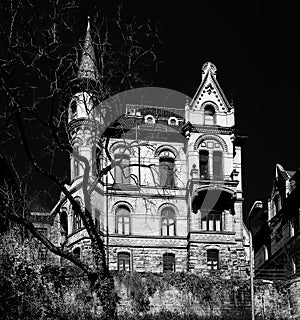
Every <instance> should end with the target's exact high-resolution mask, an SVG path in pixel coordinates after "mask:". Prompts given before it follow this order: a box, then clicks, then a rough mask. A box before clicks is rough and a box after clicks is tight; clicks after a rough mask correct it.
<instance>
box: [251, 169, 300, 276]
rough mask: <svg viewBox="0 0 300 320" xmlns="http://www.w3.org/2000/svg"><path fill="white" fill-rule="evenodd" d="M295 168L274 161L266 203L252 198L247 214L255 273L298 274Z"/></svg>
mask: <svg viewBox="0 0 300 320" xmlns="http://www.w3.org/2000/svg"><path fill="white" fill-rule="evenodd" d="M299 174H300V171H299V169H298V170H297V171H288V170H285V169H284V168H283V167H282V166H281V165H279V164H277V165H276V170H275V178H274V181H273V187H272V192H271V195H270V198H269V199H268V201H267V203H266V204H264V205H263V203H262V202H256V203H255V204H254V206H253V207H252V210H251V212H250V215H249V220H250V224H251V230H252V234H253V246H254V253H255V271H256V277H259V278H266V279H270V280H273V279H283V280H284V279H292V278H295V277H297V276H298V275H299V271H300V270H299V267H300V261H299V258H298V256H299V248H300V246H299V245H300V242H299V235H300V223H299V214H300V199H299V181H300V180H299V177H300V176H299Z"/></svg>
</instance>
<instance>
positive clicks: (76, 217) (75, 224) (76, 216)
mask: <svg viewBox="0 0 300 320" xmlns="http://www.w3.org/2000/svg"><path fill="white" fill-rule="evenodd" d="M76 202H77V203H78V204H79V206H80V208H81V210H82V206H81V202H80V200H79V199H76ZM72 216H73V232H75V231H77V230H78V229H80V228H81V227H82V222H81V218H80V215H79V213H78V212H77V211H76V210H74V208H73V207H72Z"/></svg>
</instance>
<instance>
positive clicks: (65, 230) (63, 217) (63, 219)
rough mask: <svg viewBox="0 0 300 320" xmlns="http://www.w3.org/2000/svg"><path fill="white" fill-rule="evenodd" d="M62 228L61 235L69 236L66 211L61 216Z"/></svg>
mask: <svg viewBox="0 0 300 320" xmlns="http://www.w3.org/2000/svg"><path fill="white" fill-rule="evenodd" d="M60 226H61V233H62V234H63V235H65V236H67V235H68V215H67V212H66V211H62V212H61V214H60Z"/></svg>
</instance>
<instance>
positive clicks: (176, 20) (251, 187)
mask: <svg viewBox="0 0 300 320" xmlns="http://www.w3.org/2000/svg"><path fill="white" fill-rule="evenodd" d="M95 2H96V5H97V8H98V10H99V11H100V12H101V13H102V14H103V15H104V16H106V17H109V16H111V15H112V13H113V12H115V6H116V5H115V4H116V2H115V1H95ZM123 7H124V12H125V14H126V15H127V16H128V17H129V19H130V17H132V16H136V17H137V18H138V19H140V20H141V22H144V21H145V19H147V18H149V19H150V20H151V21H152V22H154V23H157V24H158V27H159V31H160V40H161V46H160V49H159V55H158V57H159V59H160V60H161V61H162V64H161V65H160V68H159V70H158V73H156V74H153V85H154V86H157V87H165V88H170V89H173V90H176V91H179V92H182V93H184V94H187V95H189V96H191V97H192V96H193V95H194V94H195V92H196V90H197V88H198V86H199V85H200V81H201V68H202V65H203V64H204V63H205V62H207V61H211V62H213V63H214V64H215V65H216V66H217V69H218V71H217V79H218V81H219V83H220V85H221V87H222V88H223V91H224V92H225V95H226V96H227V98H228V99H229V100H231V98H233V100H234V105H235V110H236V126H237V128H238V130H239V133H240V134H241V135H247V136H248V140H247V142H246V144H245V146H244V150H243V186H244V192H245V193H244V196H245V208H244V209H245V210H244V215H245V216H246V215H247V213H248V211H249V209H250V207H251V205H252V203H253V201H254V200H257V199H266V198H267V197H268V195H269V193H270V190H271V186H272V179H273V176H274V173H275V164H276V163H280V164H282V165H283V166H284V168H286V169H288V170H296V169H297V168H298V167H300V166H299V157H300V156H299V153H298V152H297V151H298V149H297V146H298V140H297V138H298V126H297V125H298V122H299V121H298V118H297V115H298V112H297V108H299V102H298V100H297V98H298V97H297V93H298V92H300V80H299V77H298V74H299V71H300V70H299V69H300V66H299V62H298V60H299V57H300V49H299V48H298V47H299V40H298V39H299V35H298V30H299V28H298V22H297V21H299V20H298V17H297V12H298V10H297V7H296V4H293V5H292V4H289V3H288V2H285V4H284V6H283V5H280V4H275V2H274V3H272V5H268V4H267V3H266V1H264V2H263V1H251V2H245V1H220V2H218V1H207V0H206V1H201V0H188V1H177V2H176V1H169V0H166V1H163V0H161V1H135V0H131V1H127V2H126V3H125V4H124V6H123ZM91 8H92V4H91V3H90V1H89V0H85V1H81V5H80V10H79V14H78V16H77V29H76V30H74V36H75V38H78V40H79V39H81V40H82V38H83V37H84V34H85V29H86V21H87V16H88V15H92V14H93V10H92V9H91Z"/></svg>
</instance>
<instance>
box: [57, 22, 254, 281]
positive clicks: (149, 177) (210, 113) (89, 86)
mask: <svg viewBox="0 0 300 320" xmlns="http://www.w3.org/2000/svg"><path fill="white" fill-rule="evenodd" d="M216 71H217V69H216V67H215V66H214V65H213V64H212V63H210V62H208V63H205V64H204V65H203V67H202V81H201V84H200V86H199V88H198V90H197V92H196V94H195V96H194V98H193V99H192V100H191V101H190V102H187V103H186V104H185V106H184V105H183V106H182V108H181V109H180V108H178V109H176V108H164V107H160V106H147V105H142V104H128V103H127V104H125V105H124V106H122V108H123V109H122V110H124V112H123V113H122V114H121V115H120V116H118V117H117V119H112V120H115V121H111V122H110V124H108V123H107V121H106V122H105V121H104V119H108V118H109V117H111V118H113V117H114V115H113V114H112V113H110V110H111V105H109V102H105V104H104V103H101V102H99V101H97V99H96V97H97V95H96V94H95V91H94V88H95V87H94V86H93V84H95V83H96V82H97V81H99V78H98V73H97V67H96V65H95V54H94V50H93V46H92V41H91V35H90V26H89V25H88V28H87V34H86V39H85V44H84V49H83V53H82V58H81V64H80V67H79V72H78V79H76V80H75V81H74V83H73V87H74V88H75V89H74V95H73V97H71V99H70V106H69V123H68V130H69V136H70V139H71V143H72V146H73V148H74V150H75V151H76V152H77V153H78V154H79V155H80V156H83V157H84V158H86V159H87V160H88V162H89V164H90V166H91V171H90V172H91V173H90V175H89V177H88V178H86V173H85V172H84V171H83V167H82V165H81V162H80V161H79V159H78V157H76V156H75V157H74V158H72V159H71V160H70V161H71V166H70V167H71V183H70V185H69V186H67V187H68V190H69V191H70V192H71V193H72V194H73V196H74V197H75V198H76V199H77V200H78V202H79V203H80V205H81V206H82V207H83V206H84V205H85V204H84V200H83V199H84V197H83V192H82V188H83V185H84V183H90V185H92V189H91V191H90V195H91V208H90V212H92V216H93V219H94V221H95V225H96V227H97V228H98V229H99V232H100V233H101V235H102V236H103V239H104V241H105V246H106V249H107V252H109V254H108V263H109V268H110V269H112V270H117V269H118V270H131V271H141V272H147V271H151V272H163V271H169V270H171V271H190V272H197V273H204V274H208V273H210V272H221V273H222V274H224V275H237V276H238V275H245V274H246V273H245V272H246V269H247V268H248V266H249V237H248V232H247V230H246V228H245V226H244V223H243V212H242V205H243V190H242V163H241V148H242V146H243V143H244V140H245V137H241V136H238V135H237V134H236V131H235V116H234V107H233V106H232V105H230V103H229V102H228V100H227V99H226V97H225V95H224V93H223V91H222V89H221V87H220V86H219V83H218V81H217V79H216ZM79 82H80V83H81V84H85V85H84V86H79V85H77V84H76V83H79ZM82 88H83V89H82ZM108 115H109V117H108ZM105 124H106V127H105ZM104 127H105V129H104ZM105 142H108V143H107V144H106V143H105ZM105 148H106V150H108V155H107V154H106V153H105ZM110 165H111V166H112V169H111V170H110V171H109V172H108V174H105V175H103V176H101V175H102V174H100V173H101V172H102V169H103V168H105V167H107V166H110ZM99 177H100V178H99ZM87 181H88V182H87ZM91 181H93V183H92V182H91ZM52 216H53V217H54V223H53V226H52V232H51V234H52V237H57V242H58V243H61V244H63V245H64V246H66V247H68V248H69V249H70V250H72V251H73V252H74V253H76V254H78V255H80V256H81V257H83V258H84V257H86V258H87V259H88V257H89V255H90V250H91V249H90V240H89V237H88V235H87V232H86V230H85V229H84V227H83V225H82V222H81V220H80V218H79V217H78V216H76V214H74V210H73V209H72V206H71V205H70V204H69V202H68V200H67V199H66V198H65V197H64V196H62V197H61V199H60V201H59V203H58V204H57V205H56V206H55V208H54V209H53V211H52Z"/></svg>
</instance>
